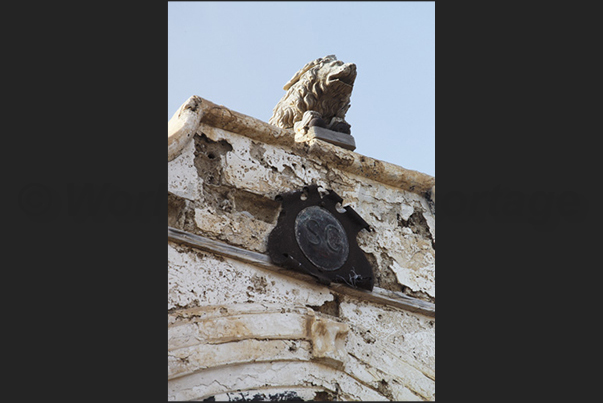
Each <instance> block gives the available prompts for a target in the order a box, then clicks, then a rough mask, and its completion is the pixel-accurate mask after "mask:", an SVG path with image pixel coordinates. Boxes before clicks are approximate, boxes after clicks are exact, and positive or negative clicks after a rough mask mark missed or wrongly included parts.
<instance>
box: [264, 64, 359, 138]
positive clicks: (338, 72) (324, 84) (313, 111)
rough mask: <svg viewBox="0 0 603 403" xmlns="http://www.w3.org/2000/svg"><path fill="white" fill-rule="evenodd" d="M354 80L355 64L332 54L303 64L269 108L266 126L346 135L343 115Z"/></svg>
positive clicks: (346, 108)
mask: <svg viewBox="0 0 603 403" xmlns="http://www.w3.org/2000/svg"><path fill="white" fill-rule="evenodd" d="M355 79H356V65H355V64H353V63H343V62H342V61H340V60H337V57H335V55H329V56H326V57H321V58H319V59H316V60H314V61H312V62H309V63H307V64H306V65H305V66H304V67H303V68H302V69H301V70H299V71H298V72H297V73H295V75H294V76H293V78H292V79H291V80H289V82H288V83H287V84H285V86H284V87H283V89H284V90H285V91H287V93H286V94H285V95H284V96H283V98H282V99H281V100H280V101H279V103H278V104H276V106H275V107H274V109H273V113H272V117H271V118H270V120H269V121H268V123H270V124H273V125H275V126H278V127H282V128H285V129H289V128H294V129H295V130H299V129H303V130H307V128H308V127H310V126H320V127H324V128H327V129H330V130H333V131H337V132H342V133H347V134H350V125H349V124H348V123H347V122H346V121H345V114H346V112H347V111H348V109H349V108H350V96H351V95H352V89H353V88H354V80H355Z"/></svg>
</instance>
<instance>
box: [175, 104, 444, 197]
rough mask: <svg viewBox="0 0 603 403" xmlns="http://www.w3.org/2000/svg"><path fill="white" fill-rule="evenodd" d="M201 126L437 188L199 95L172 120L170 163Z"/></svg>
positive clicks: (408, 184)
mask: <svg viewBox="0 0 603 403" xmlns="http://www.w3.org/2000/svg"><path fill="white" fill-rule="evenodd" d="M200 123H204V124H205V125H208V126H212V127H216V128H219V129H222V130H226V131H229V132H232V133H237V134H240V135H242V136H245V137H248V138H250V139H252V140H256V141H261V142H264V143H268V144H274V145H282V146H286V147H290V148H292V149H294V150H296V152H297V153H299V154H300V155H303V154H304V153H308V154H309V155H310V156H312V157H315V158H317V159H319V160H321V161H325V162H328V163H329V164H332V165H333V166H334V167H336V168H338V169H341V170H344V171H346V172H349V173H352V174H355V175H358V176H361V177H366V178H369V179H372V180H375V181H377V182H380V183H383V184H385V185H389V186H393V187H396V188H401V189H403V190H407V191H409V192H413V193H417V194H420V195H425V194H427V193H430V192H431V191H432V188H433V187H434V186H435V178H434V177H433V176H431V175H427V174H425V173H422V172H418V171H414V170H411V169H406V168H402V167H400V166H398V165H395V164H392V163H389V162H385V161H381V160H378V159H375V158H371V157H367V156H364V155H362V154H359V153H356V152H354V151H350V150H346V149H344V148H341V147H339V146H336V145H333V144H329V143H327V142H325V141H322V140H319V139H317V138H313V139H310V140H308V141H307V142H301V143H300V142H296V141H295V132H294V130H293V129H282V128H280V127H277V126H274V125H271V124H269V123H266V122H263V121H261V120H259V119H256V118H254V117H251V116H247V115H244V114H242V113H239V112H236V111H233V110H230V109H228V108H227V107H225V106H222V105H216V104H214V103H213V102H211V101H208V100H206V99H204V98H201V97H199V96H196V95H193V96H192V97H191V98H189V99H188V100H187V101H186V102H185V103H184V104H183V105H182V106H181V107H180V109H179V112H177V113H176V114H175V115H174V117H172V119H171V120H170V125H169V128H168V139H169V147H170V148H169V153H168V161H170V160H171V159H173V158H175V156H176V155H177V153H179V152H180V151H181V150H182V149H183V148H184V145H186V143H187V142H188V141H190V139H191V137H192V136H191V135H190V133H194V131H195V130H196V129H197V127H198V126H199V124H200ZM195 125H196V127H195ZM193 127H195V129H194V130H193V129H192V128H193Z"/></svg>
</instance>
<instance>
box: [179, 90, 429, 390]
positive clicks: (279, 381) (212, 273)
mask: <svg viewBox="0 0 603 403" xmlns="http://www.w3.org/2000/svg"><path fill="white" fill-rule="evenodd" d="M174 116H175V119H176V120H178V119H185V120H186V122H172V123H171V126H170V127H172V128H175V129H174V130H173V131H172V132H171V133H172V134H171V135H169V138H168V143H169V150H168V151H169V152H168V178H169V184H168V224H169V225H170V226H171V227H174V228H177V229H181V230H183V231H187V232H190V233H194V234H198V235H202V236H204V237H207V238H209V239H214V240H218V241H222V242H225V243H227V244H230V245H234V246H238V247H240V248H243V249H245V250H248V251H254V252H259V253H266V246H267V237H268V234H269V233H270V231H271V230H272V229H273V228H274V226H275V225H276V220H277V217H278V213H279V211H280V205H279V203H278V202H276V201H275V197H276V196H277V195H278V194H280V193H282V192H287V191H295V190H300V189H301V188H302V187H303V186H305V185H309V184H312V183H314V184H317V185H319V186H322V188H324V189H332V190H334V191H336V192H337V193H338V194H339V195H340V196H341V197H342V198H343V204H344V205H350V206H352V207H353V208H354V210H355V211H356V212H358V214H359V215H360V216H361V217H363V218H364V219H365V220H366V221H367V223H368V224H369V225H370V229H369V230H368V231H367V230H362V231H360V233H359V235H358V238H357V240H358V244H359V246H360V248H361V249H362V250H363V251H364V252H365V253H366V256H367V258H368V259H369V261H370V262H371V264H372V266H373V270H374V273H375V276H376V280H377V281H376V285H377V286H379V287H381V288H384V289H386V290H392V291H401V292H404V293H406V294H408V295H409V296H412V297H414V298H419V299H422V300H425V301H429V302H432V303H433V302H435V186H434V185H435V181H434V180H433V178H431V177H429V176H427V175H425V174H421V173H418V172H415V171H410V170H405V169H404V168H401V167H397V166H395V165H392V164H388V163H385V162H382V161H378V160H374V159H371V158H369V157H365V156H362V155H361V154H358V153H355V152H352V151H349V150H345V149H342V148H339V147H337V146H334V145H331V144H328V143H325V142H323V141H320V140H316V139H313V140H310V141H308V142H305V143H296V142H295V141H294V136H293V133H292V131H291V130H286V129H280V128H276V127H274V126H271V125H268V124H267V123H265V122H261V121H259V120H257V119H254V118H251V117H248V116H245V115H242V114H240V113H238V112H235V111H230V110H228V109H227V108H225V107H222V106H217V105H215V104H213V103H211V102H209V101H207V100H204V99H202V98H200V97H191V99H189V100H188V101H187V102H185V104H183V107H181V109H180V110H179V111H178V112H177V113H176V114H175V115H174ZM170 130H171V129H170ZM168 312H169V314H168V379H169V381H168V399H169V400H203V399H215V400H217V401H224V400H244V399H247V400H251V397H252V396H256V397H259V396H264V399H263V400H269V398H268V397H267V396H272V397H271V398H270V399H273V400H275V399H276V400H278V399H281V400H282V399H283V398H284V397H288V398H292V397H294V398H295V399H298V400H299V399H303V400H335V399H336V400H355V401H358V400H360V401H362V400H371V401H383V400H397V401H413V400H435V319H434V318H433V317H432V316H425V315H423V314H421V313H416V312H411V311H407V310H404V309H400V308H398V307H393V306H388V305H387V304H382V303H375V302H374V301H366V300H363V299H362V298H361V297H358V296H352V295H342V294H341V293H336V292H334V291H332V290H331V289H330V288H329V287H327V286H324V285H320V284H318V283H316V282H313V281H305V280H302V279H298V278H294V277H292V276H289V275H286V273H281V272H278V271H274V270H268V269H266V268H263V267H259V266H257V265H252V264H250V263H246V262H243V261H240V260H238V259H235V258H230V257H226V256H222V255H220V254H219V253H211V252H207V251H201V250H199V249H196V248H194V247H189V246H185V245H182V244H179V243H174V242H168Z"/></svg>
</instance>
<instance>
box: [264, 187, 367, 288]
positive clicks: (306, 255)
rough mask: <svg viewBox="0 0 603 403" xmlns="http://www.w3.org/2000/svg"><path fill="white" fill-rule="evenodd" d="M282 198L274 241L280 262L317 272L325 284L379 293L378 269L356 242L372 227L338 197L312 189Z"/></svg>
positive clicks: (271, 241) (271, 250)
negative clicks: (375, 273) (375, 270)
mask: <svg viewBox="0 0 603 403" xmlns="http://www.w3.org/2000/svg"><path fill="white" fill-rule="evenodd" d="M323 193H324V192H323ZM277 200H279V201H280V202H281V205H282V209H281V212H280V214H279V217H278V222H277V225H276V227H275V228H274V229H273V230H272V232H271V233H270V235H269V237H268V253H269V255H270V258H271V259H272V261H273V262H274V263H275V264H277V265H280V266H284V267H287V268H289V269H292V270H297V271H301V272H304V273H307V274H311V275H312V276H314V277H315V278H316V279H317V280H318V281H320V282H321V283H323V284H330V283H331V282H339V283H345V284H347V285H349V286H351V287H356V288H364V289H367V290H372V289H373V284H374V277H373V270H372V268H371V266H370V264H369V263H368V260H367V259H366V257H365V256H364V253H363V252H362V250H361V249H360V248H359V247H358V243H357V242H356V235H357V234H358V231H360V230H361V229H363V228H368V224H367V223H366V221H364V220H363V219H362V218H361V217H360V216H359V215H358V213H356V212H355V211H354V210H353V209H352V208H351V207H349V206H346V207H343V208H341V207H339V208H338V206H337V204H338V203H341V202H342V201H343V199H342V198H341V197H340V196H339V195H338V194H337V193H335V192H334V191H332V190H328V191H326V194H321V193H320V192H319V191H318V186H316V185H311V186H307V187H305V188H304V189H303V190H301V191H297V192H289V193H283V194H281V195H279V196H277Z"/></svg>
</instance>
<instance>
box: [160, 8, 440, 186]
mask: <svg viewBox="0 0 603 403" xmlns="http://www.w3.org/2000/svg"><path fill="white" fill-rule="evenodd" d="M330 54H334V55H336V56H337V58H338V59H339V60H342V61H344V62H346V63H348V62H352V63H355V64H356V66H357V71H358V76H357V77H356V83H355V85H354V91H353V92H352V97H351V104H352V106H351V108H350V109H349V111H348V113H347V115H346V120H347V121H348V123H350V124H351V125H352V135H353V136H354V139H355V141H356V150H355V151H356V152H358V153H360V154H364V155H366V156H369V157H373V158H376V159H380V160H382V161H387V162H391V163H394V164H396V165H399V166H402V167H404V168H408V169H413V170H417V171H420V172H424V173H427V174H429V175H433V176H435V3H434V2H227V1H220V2H169V3H168V116H167V118H168V119H170V118H171V117H172V115H173V114H174V112H176V110H177V109H178V107H179V106H180V105H181V104H182V103H183V102H184V101H186V99H188V97H190V96H191V95H199V96H200V97H202V98H205V99H208V100H209V101H212V102H214V103H216V104H219V105H224V106H226V107H228V108H230V109H232V110H235V111H237V112H241V113H243V114H246V115H249V116H253V117H255V118H258V119H261V120H263V121H265V122H267V121H268V119H270V116H272V109H273V108H274V106H275V105H276V104H277V102H278V101H279V100H280V99H281V97H282V96H283V95H284V94H285V91H284V90H283V85H285V83H287V81H289V79H290V78H291V77H292V76H293V74H295V72H297V70H299V69H300V68H301V67H303V66H304V65H305V64H306V63H307V62H309V61H312V60H314V59H316V58H319V57H324V56H327V55H330Z"/></svg>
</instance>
